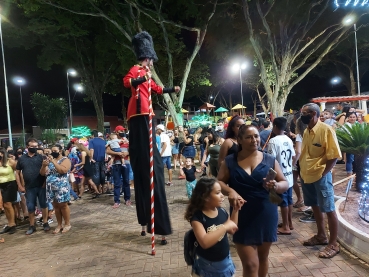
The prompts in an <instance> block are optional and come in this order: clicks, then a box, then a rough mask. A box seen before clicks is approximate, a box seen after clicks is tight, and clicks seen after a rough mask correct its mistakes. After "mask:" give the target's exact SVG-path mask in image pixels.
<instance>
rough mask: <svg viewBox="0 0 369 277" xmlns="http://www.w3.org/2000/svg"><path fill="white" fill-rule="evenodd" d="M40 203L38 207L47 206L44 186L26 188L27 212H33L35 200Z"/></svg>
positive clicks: (43, 207)
mask: <svg viewBox="0 0 369 277" xmlns="http://www.w3.org/2000/svg"><path fill="white" fill-rule="evenodd" d="M37 199H38V202H39V203H40V208H41V209H45V208H47V203H46V188H42V187H36V188H26V202H27V209H28V212H30V213H33V212H34V211H35V210H36V201H37Z"/></svg>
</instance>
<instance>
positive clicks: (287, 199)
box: [278, 187, 293, 208]
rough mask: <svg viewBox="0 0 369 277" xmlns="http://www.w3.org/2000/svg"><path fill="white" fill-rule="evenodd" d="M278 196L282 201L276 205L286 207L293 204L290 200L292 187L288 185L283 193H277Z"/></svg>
mask: <svg viewBox="0 0 369 277" xmlns="http://www.w3.org/2000/svg"><path fill="white" fill-rule="evenodd" d="M279 196H280V197H281V198H282V202H281V203H280V204H279V205H278V206H279V207H283V208H284V207H288V206H290V205H292V204H293V201H292V187H290V188H289V189H288V190H286V191H285V192H284V193H282V194H279Z"/></svg>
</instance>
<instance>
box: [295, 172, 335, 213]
mask: <svg viewBox="0 0 369 277" xmlns="http://www.w3.org/2000/svg"><path fill="white" fill-rule="evenodd" d="M301 187H302V192H303V193H304V202H305V205H306V206H319V208H320V211H321V212H323V213H329V212H333V211H334V210H335V205H334V190H333V184H332V173H331V172H328V173H327V174H326V175H325V176H324V177H322V178H320V179H319V180H318V181H316V182H314V183H311V184H305V183H304V181H303V180H302V179H301Z"/></svg>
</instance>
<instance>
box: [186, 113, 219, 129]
mask: <svg viewBox="0 0 369 277" xmlns="http://www.w3.org/2000/svg"><path fill="white" fill-rule="evenodd" d="M188 124H189V126H190V127H191V128H197V127H200V126H209V125H210V124H213V121H212V120H211V118H210V116H209V115H207V114H204V115H197V116H194V117H192V119H191V120H189V121H188Z"/></svg>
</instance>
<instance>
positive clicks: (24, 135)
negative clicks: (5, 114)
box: [19, 84, 26, 146]
mask: <svg viewBox="0 0 369 277" xmlns="http://www.w3.org/2000/svg"><path fill="white" fill-rule="evenodd" d="M19 95H20V99H21V109H22V136H23V146H26V133H25V132H24V116H23V97H22V85H21V84H19Z"/></svg>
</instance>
